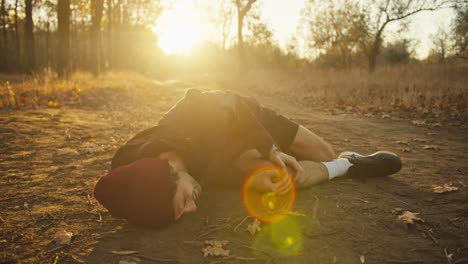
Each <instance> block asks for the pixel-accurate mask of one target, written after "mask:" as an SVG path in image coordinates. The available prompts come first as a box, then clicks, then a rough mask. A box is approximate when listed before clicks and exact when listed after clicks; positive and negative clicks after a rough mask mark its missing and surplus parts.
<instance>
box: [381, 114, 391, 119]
mask: <svg viewBox="0 0 468 264" xmlns="http://www.w3.org/2000/svg"><path fill="white" fill-rule="evenodd" d="M382 118H384V119H388V118H390V115H389V114H383V115H382Z"/></svg>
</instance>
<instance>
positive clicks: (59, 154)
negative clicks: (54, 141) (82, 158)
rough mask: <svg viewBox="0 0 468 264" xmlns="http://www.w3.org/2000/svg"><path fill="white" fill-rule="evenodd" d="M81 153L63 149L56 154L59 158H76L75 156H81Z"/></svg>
mask: <svg viewBox="0 0 468 264" xmlns="http://www.w3.org/2000/svg"><path fill="white" fill-rule="evenodd" d="M79 154H80V153H78V151H76V150H74V149H71V148H62V149H58V150H57V151H56V152H55V155H57V156H65V155H67V156H74V155H79Z"/></svg>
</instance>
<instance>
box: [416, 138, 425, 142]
mask: <svg viewBox="0 0 468 264" xmlns="http://www.w3.org/2000/svg"><path fill="white" fill-rule="evenodd" d="M413 141H415V142H421V143H424V142H427V139H425V138H413Z"/></svg>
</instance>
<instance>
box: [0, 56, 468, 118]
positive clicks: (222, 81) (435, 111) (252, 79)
mask: <svg viewBox="0 0 468 264" xmlns="http://www.w3.org/2000/svg"><path fill="white" fill-rule="evenodd" d="M467 73H468V64H456V65H455V64H448V65H435V64H408V65H399V66H386V67H385V66H382V67H379V68H378V69H377V71H376V72H374V73H373V74H370V73H368V72H367V70H365V69H357V68H356V69H350V70H334V69H324V68H314V67H312V68H301V69H293V70H276V69H266V70H250V71H249V72H248V73H247V74H243V75H237V74H236V73H233V72H209V73H204V74H194V73H190V74H189V75H184V74H182V73H181V74H180V75H176V76H178V77H180V78H179V79H178V80H172V81H169V82H158V81H155V80H152V79H150V78H147V77H145V76H143V75H140V74H137V73H130V72H108V73H105V74H103V75H101V76H100V77H97V78H96V77H93V76H92V75H91V74H89V73H86V72H75V73H73V74H72V75H71V76H69V78H67V79H61V78H59V77H58V76H57V75H56V74H55V73H54V72H52V71H50V70H45V71H43V72H39V73H36V74H34V75H33V76H32V77H31V76H0V108H22V107H61V106H62V105H73V104H82V103H86V101H90V100H91V101H92V100H94V97H96V96H94V95H95V94H94V93H93V92H92V91H94V90H97V89H96V88H101V90H103V89H104V90H105V89H107V92H106V93H107V94H113V93H118V92H121V91H126V92H127V93H128V94H127V95H130V96H132V97H135V96H138V95H137V94H136V93H135V91H137V90H141V89H139V88H142V87H146V88H148V87H150V88H154V87H155V86H170V87H169V88H172V87H173V86H174V85H176V84H177V83H180V84H181V85H183V84H184V83H183V82H178V81H181V80H184V81H191V82H192V84H193V87H204V86H206V87H207V88H213V87H218V88H222V89H231V90H239V89H240V90H242V89H244V90H248V91H249V92H252V91H253V92H255V93H258V94H260V95H267V96H278V97H281V98H287V99H291V100H294V101H295V102H298V103H300V104H302V105H304V106H319V107H321V108H325V109H344V110H346V111H353V112H358V113H362V114H368V113H371V114H375V113H388V114H392V115H399V116H405V117H410V118H411V117H418V118H439V119H447V118H449V119H456V120H460V121H462V122H465V121H467V120H468V74H467ZM166 84H167V85H166ZM187 87H189V86H185V87H183V88H187ZM90 91H91V92H90ZM86 93H87V94H88V96H85V94H86ZM127 97H128V96H127ZM91 105H93V104H91Z"/></svg>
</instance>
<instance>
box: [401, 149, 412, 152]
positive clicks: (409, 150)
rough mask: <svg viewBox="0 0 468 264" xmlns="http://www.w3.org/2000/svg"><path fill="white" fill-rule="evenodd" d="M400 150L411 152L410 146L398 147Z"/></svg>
mask: <svg viewBox="0 0 468 264" xmlns="http://www.w3.org/2000/svg"><path fill="white" fill-rule="evenodd" d="M398 150H399V151H401V152H411V149H410V148H398Z"/></svg>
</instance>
